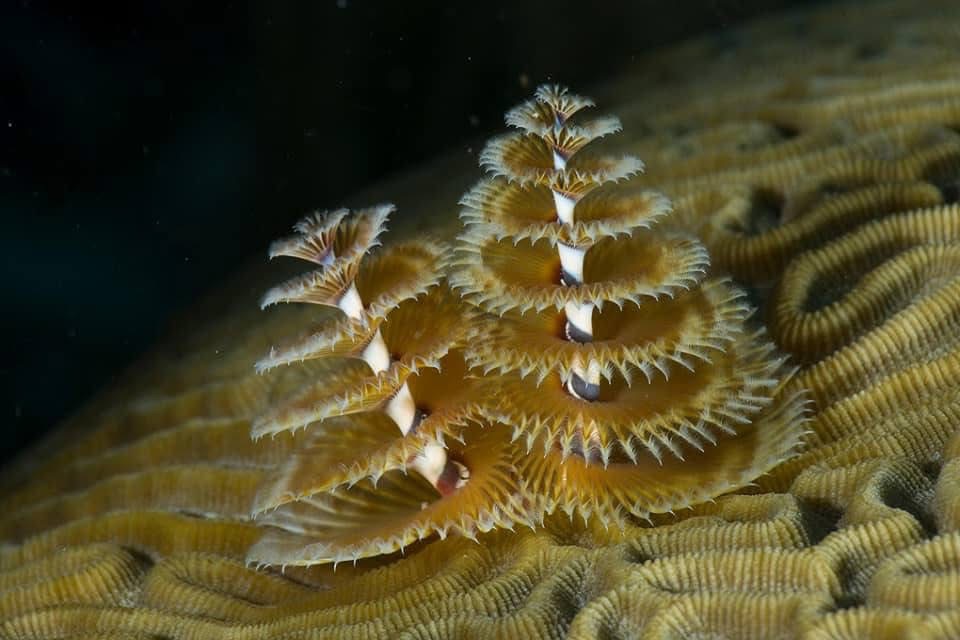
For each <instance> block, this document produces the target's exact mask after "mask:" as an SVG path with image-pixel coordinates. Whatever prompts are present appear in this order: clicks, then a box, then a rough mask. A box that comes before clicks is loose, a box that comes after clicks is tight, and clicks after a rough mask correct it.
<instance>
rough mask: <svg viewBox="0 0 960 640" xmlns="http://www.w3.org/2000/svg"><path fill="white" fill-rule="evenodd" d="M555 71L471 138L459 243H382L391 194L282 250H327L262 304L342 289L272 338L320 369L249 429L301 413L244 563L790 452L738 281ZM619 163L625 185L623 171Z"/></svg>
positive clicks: (700, 488) (283, 352) (286, 422)
mask: <svg viewBox="0 0 960 640" xmlns="http://www.w3.org/2000/svg"><path fill="white" fill-rule="evenodd" d="M591 106H593V103H592V102H591V101H590V100H589V99H587V98H584V97H581V96H577V95H574V94H571V93H570V92H569V91H567V90H566V89H564V88H561V87H558V86H543V87H540V88H539V89H538V90H537V92H536V95H535V97H534V99H532V100H530V101H528V102H525V103H524V104H521V105H520V106H518V107H516V108H515V109H512V110H511V111H509V112H508V113H507V115H506V122H507V124H509V125H511V126H513V127H515V128H517V129H518V131H516V132H513V133H510V134H507V135H504V136H501V137H498V138H495V139H493V140H491V141H490V143H489V144H488V145H487V146H486V148H485V149H484V150H483V152H482V153H481V156H480V161H481V165H482V166H483V167H485V168H486V169H487V171H488V173H489V174H490V175H489V177H487V178H485V179H483V180H481V181H480V182H479V183H478V184H477V185H476V186H475V187H473V188H472V189H471V190H470V191H469V192H468V193H467V194H466V195H465V196H464V197H463V199H462V201H461V203H462V205H463V210H462V213H461V217H462V219H463V221H464V223H465V230H464V231H463V233H462V234H461V235H460V237H459V239H458V242H457V247H456V252H455V255H454V257H453V258H448V257H447V251H446V249H445V248H444V247H442V246H441V245H439V244H437V243H434V242H431V241H425V240H424V241H415V242H412V243H408V244H403V245H396V246H393V247H390V248H387V249H385V250H383V251H381V252H380V253H377V254H368V252H369V250H371V249H372V248H373V247H374V246H375V245H376V244H377V238H378V236H379V235H380V233H381V232H382V230H383V225H384V223H385V221H386V217H387V215H388V213H389V212H390V207H389V206H382V207H378V208H373V209H370V210H367V211H361V212H357V213H356V214H353V215H350V214H349V213H348V212H346V211H336V212H333V213H328V214H325V215H316V216H313V217H311V218H308V219H307V220H305V221H304V222H302V223H300V225H298V226H297V231H298V234H299V235H298V236H296V237H294V238H292V239H290V240H286V241H281V242H280V243H278V244H276V245H274V249H273V250H272V253H273V254H276V255H290V256H295V257H298V258H303V259H307V260H310V261H312V262H314V263H317V264H318V265H319V266H320V269H319V270H318V271H316V272H313V273H311V274H308V275H306V276H302V277H300V278H296V279H294V280H292V281H290V282H288V283H286V284H284V285H281V286H280V287H277V288H275V289H273V290H271V291H270V292H268V294H267V296H266V299H265V303H273V302H279V301H298V302H309V303H314V304H319V305H323V306H326V307H330V308H332V309H334V311H333V312H331V313H330V314H328V316H327V318H326V319H325V320H324V321H323V322H322V323H321V325H320V326H319V327H318V328H317V329H316V330H315V331H313V332H312V333H310V334H309V335H307V336H304V337H302V338H301V339H299V340H297V341H296V342H294V343H292V344H290V345H288V346H285V347H281V348H277V349H274V350H272V351H271V353H270V354H269V355H268V356H267V357H266V358H265V359H264V360H262V361H261V363H259V364H258V367H259V368H260V369H262V370H267V369H270V368H273V367H276V366H278V365H281V364H290V363H293V362H297V361H300V360H304V359H308V358H323V359H324V360H325V361H326V362H328V363H329V367H327V368H324V369H322V373H321V374H320V375H319V377H318V379H317V380H316V381H315V382H313V383H311V384H310V385H308V386H307V387H306V388H304V389H302V390H300V391H299V392H296V393H294V394H293V395H292V396H291V397H290V398H287V399H285V400H283V401H282V402H280V403H279V404H278V405H277V406H276V407H274V409H273V410H272V411H271V412H270V413H269V414H267V415H264V416H261V417H260V418H258V419H257V420H256V421H255V423H254V427H253V433H254V436H255V437H259V436H263V435H266V434H277V433H281V432H286V431H291V432H297V431H298V430H301V429H302V431H301V432H300V433H297V434H296V436H295V438H296V439H297V445H296V449H295V454H294V455H293V456H292V458H291V459H290V460H289V461H288V463H287V464H285V465H284V466H283V467H282V468H281V469H279V470H278V471H277V473H276V475H275V476H274V478H273V479H272V480H271V481H270V483H269V484H268V485H267V486H266V487H264V489H263V490H262V491H261V492H260V494H259V496H258V499H257V502H256V504H255V506H254V513H255V515H259V517H260V518H261V520H262V521H263V522H264V523H265V524H269V525H271V526H270V530H269V532H268V533H267V534H266V535H265V536H264V537H263V539H262V540H261V541H260V542H259V543H258V544H257V545H255V546H254V548H253V549H251V552H250V555H249V557H250V560H251V561H254V562H260V563H270V564H314V563H319V562H339V561H341V560H346V559H354V560H355V559H357V558H360V557H366V556H370V555H377V554H383V553H390V552H393V551H395V550H398V549H403V547H404V546H405V545H407V544H409V543H411V542H414V541H416V540H421V539H424V538H427V537H429V536H431V535H434V534H438V535H440V536H441V537H442V536H445V535H447V533H448V532H454V533H458V534H461V535H466V536H469V537H474V536H476V534H477V533H478V532H483V531H488V530H490V529H493V528H502V527H507V528H512V527H513V526H514V525H516V524H524V525H529V526H536V525H537V524H542V523H543V521H544V517H545V516H546V515H548V514H550V513H552V512H554V511H556V510H562V511H564V512H566V513H568V514H570V515H573V514H574V513H579V514H580V515H581V516H582V517H583V518H584V519H587V518H589V517H591V516H594V517H596V518H598V519H599V520H600V521H601V522H602V523H604V524H609V523H617V524H622V523H623V522H624V521H625V520H626V519H628V518H649V516H650V514H653V513H664V512H670V511H673V510H675V509H678V508H682V507H687V506H690V505H692V504H695V503H698V502H702V501H704V500H708V499H710V498H713V497H715V496H717V495H719V494H721V493H724V492H727V491H730V490H733V489H736V488H739V487H742V486H744V485H746V484H748V483H750V482H751V481H752V480H753V479H755V478H756V477H758V476H759V475H761V474H763V473H765V472H766V471H768V470H769V469H770V468H772V467H773V466H774V465H776V464H777V463H778V462H780V461H782V460H784V459H785V458H787V457H789V456H790V455H791V454H792V453H793V452H794V451H795V449H796V448H797V447H798V445H799V442H800V436H801V434H802V431H803V429H802V424H803V422H804V397H803V395H802V394H799V393H793V394H792V395H788V394H786V393H782V389H783V387H784V382H785V380H786V378H787V377H789V374H790V371H789V369H788V368H787V366H786V364H785V360H784V358H783V357H780V356H779V355H777V354H776V352H775V349H774V347H773V346H772V344H771V343H769V342H768V341H766V339H765V337H764V335H763V333H762V330H756V329H751V328H749V327H748V317H749V315H750V313H751V309H750V307H749V305H748V304H747V303H746V301H745V299H744V294H743V292H741V291H740V290H739V289H737V288H736V287H735V286H734V285H732V284H731V283H730V282H729V281H728V280H725V279H717V278H707V277H706V273H707V270H708V268H709V264H710V260H709V256H708V254H707V251H706V250H705V249H704V247H703V245H702V244H700V242H699V241H697V240H696V239H695V238H693V237H690V236H688V235H685V234H683V233H680V232H678V231H676V230H673V229H667V228H666V227H667V225H660V224H659V223H660V222H662V220H663V219H664V218H667V217H668V216H669V215H670V213H671V204H670V202H669V200H668V199H667V198H666V197H664V196H663V195H661V194H658V193H655V192H652V191H649V190H645V189H640V188H637V187H632V186H630V185H629V183H628V181H629V179H630V178H631V177H632V176H634V175H635V174H637V173H638V172H640V171H641V170H642V169H643V165H642V163H641V162H640V161H639V160H638V159H636V158H634V157H632V156H629V155H625V156H619V157H612V156H607V155H603V154H600V153H596V152H594V150H593V147H590V148H586V147H588V145H590V143H592V142H593V141H595V140H597V139H598V138H601V137H604V136H607V135H609V134H614V133H616V132H618V131H619V130H620V122H619V120H617V119H616V118H613V117H604V118H598V119H595V120H587V121H581V118H582V115H581V113H582V112H583V111H584V110H585V109H586V108H587V107H591ZM624 183H627V184H624Z"/></svg>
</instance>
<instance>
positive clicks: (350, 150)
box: [0, 0, 800, 459]
mask: <svg viewBox="0 0 960 640" xmlns="http://www.w3.org/2000/svg"><path fill="white" fill-rule="evenodd" d="M593 4H595V8H593V9H590V10H586V9H585V7H587V6H588V3H585V2H582V0H581V1H579V2H572V1H569V0H554V1H552V2H547V1H542V2H540V1H538V2H528V3H520V2H508V1H504V0H494V1H490V0H485V1H484V2H475V1H474V2H414V1H411V2H399V1H386V0H385V1H380V2H372V1H371V2H361V1H359V0H310V1H304V2H267V1H264V2H259V3H256V4H254V3H251V4H250V5H249V6H248V5H247V4H245V3H237V2H231V3H224V2H216V1H212V2H194V3H178V2H172V3H171V2H137V3H129V4H117V5H111V4H106V3H95V2H90V3H80V2H73V1H70V2H67V1H63V2H40V1H32V0H19V1H15V0H10V1H7V2H3V3H0V220H2V224H0V241H2V247H3V251H2V260H0V265H2V266H0V268H2V281H3V292H2V295H3V303H2V307H0V308H2V318H3V326H4V329H3V333H4V339H3V341H2V349H3V351H2V354H0V355H2V359H0V429H2V435H3V438H2V445H0V459H2V458H4V457H7V456H9V455H12V454H13V453H15V452H16V451H17V450H19V449H21V448H22V447H23V446H25V445H27V444H28V443H30V442H32V441H34V440H35V439H36V438H38V437H39V436H40V435H42V434H43V433H44V432H45V431H47V430H49V429H50V428H52V427H53V426H55V425H56V423H57V422H58V421H59V420H61V419H62V418H63V417H64V416H66V415H69V413H70V412H72V411H74V410H75V409H76V408H77V407H78V406H79V405H80V404H81V403H82V402H83V401H84V400H85V399H87V398H89V397H90V396H91V395H92V394H93V393H94V392H96V391H97V390H98V389H99V388H101V387H103V386H104V385H106V384H109V383H110V382H111V381H112V380H115V379H116V378H117V376H119V375H121V374H122V371H123V369H124V368H125V367H126V366H128V365H129V364H130V363H131V362H133V361H134V360H135V359H136V358H137V357H138V356H140V355H141V354H142V353H143V352H144V351H145V350H146V349H147V348H148V347H149V346H150V344H151V343H153V342H154V341H156V340H157V339H158V338H159V337H160V336H162V335H163V333H164V330H165V327H166V326H167V323H168V321H169V318H170V316H171V314H173V313H176V312H177V310H180V309H182V308H184V307H185V306H187V305H189V304H190V303H191V302H193V301H196V300H197V299H198V298H199V297H201V296H202V295H204V293H205V292H208V291H210V290H213V289H215V288H216V285H217V283H218V282H219V281H221V280H223V279H224V276H225V275H226V274H228V273H230V272H231V270H233V269H235V268H236V267H237V265H238V264H241V263H243V262H245V261H246V260H247V259H249V258H250V257H251V256H254V255H257V254H262V253H263V251H264V250H265V247H266V245H267V244H268V242H269V240H270V239H272V238H273V237H275V236H278V235H281V234H283V233H286V231H287V230H288V229H289V226H290V224H292V222H294V221H295V220H296V219H297V218H298V217H299V216H300V214H301V213H304V212H306V211H308V210H310V209H313V208H332V207H335V206H336V205H338V204H339V203H340V202H341V201H342V199H344V198H345V197H346V196H347V195H348V194H350V193H351V192H353V191H356V190H357V189H359V188H361V187H363V186H365V185H368V184H370V183H371V182H374V181H376V180H377V179H379V178H382V177H384V176H387V175H390V174H391V173H394V172H396V171H398V170H401V169H403V168H405V167H409V166H411V165H415V164H417V163H419V162H421V161H423V160H426V159H429V158H430V157H431V156H433V155H435V154H437V153H438V152H441V151H444V150H447V149H451V148H456V147H457V145H458V144H463V141H465V140H468V139H472V138H476V137H477V136H478V135H482V134H485V133H489V132H494V131H497V130H499V129H501V127H502V124H501V122H502V120H501V119H502V114H503V112H504V110H505V109H506V108H507V107H509V106H512V105H514V104H515V103H517V102H518V101H520V100H522V99H525V98H526V97H528V96H529V95H530V93H531V92H532V90H533V88H534V87H535V86H536V85H537V84H539V83H540V82H543V81H547V80H556V81H561V82H564V83H567V84H570V85H572V86H573V87H574V88H586V87H589V85H591V84H592V83H595V82H596V81H597V80H602V79H604V78H607V77H610V76H611V75H613V74H614V73H615V72H616V71H617V69H618V68H620V67H622V66H623V65H624V64H629V62H630V61H631V60H633V59H634V58H635V57H636V56H637V55H639V54H642V53H645V52H646V51H648V50H649V49H651V48H654V47H658V46H662V45H664V44H667V43H670V42H675V41H679V40H682V39H684V38H687V37H691V36H695V35H698V34H701V33H704V32H707V33H712V34H714V37H717V38H718V39H723V38H724V37H727V36H726V35H725V34H727V33H728V31H729V29H730V27H732V26H735V25H736V24H738V23H739V22H741V21H743V20H745V19H747V18H749V17H751V16H754V15H758V14H761V13H764V12H771V11H775V10H780V9H783V8H784V7H786V6H788V5H796V4H800V3H798V2H790V1H789V0H683V1H681V2H663V1H638V2H627V1H623V2H620V1H611V2H597V3H593Z"/></svg>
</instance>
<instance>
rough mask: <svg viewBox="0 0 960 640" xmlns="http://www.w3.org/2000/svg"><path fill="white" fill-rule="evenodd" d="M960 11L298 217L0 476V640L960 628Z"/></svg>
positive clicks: (608, 96) (741, 71)
mask: <svg viewBox="0 0 960 640" xmlns="http://www.w3.org/2000/svg"><path fill="white" fill-rule="evenodd" d="M844 7H846V12H845V11H844ZM958 13H960V6H958V4H957V3H956V2H955V1H953V0H950V1H946V0H944V1H942V2H941V1H939V0H931V1H930V2H925V3H907V2H896V1H877V2H871V3H857V4H856V5H853V4H851V5H843V4H842V3H838V2H834V3H829V4H823V5H817V6H815V7H811V8H809V9H806V10H804V11H803V12H801V13H794V14H789V15H781V16H772V17H770V18H769V19H765V20H763V21H760V22H757V23H755V24H754V25H751V26H747V27H744V28H741V29H735V30H728V31H726V32H725V33H724V34H723V37H722V38H721V37H716V36H707V37H705V38H702V39H699V40H695V41H691V42H689V43H684V44H681V45H679V46H676V47H673V48H671V49H668V50H665V51H659V52H657V53H656V54H654V55H653V56H652V57H648V58H642V59H638V61H637V62H635V63H631V64H630V65H628V66H627V67H626V68H624V70H623V73H622V75H621V76H617V77H612V78H598V81H603V82H605V84H599V85H598V86H596V87H594V88H592V89H591V90H590V93H591V94H592V95H595V96H596V97H597V102H598V104H599V105H600V106H601V107H602V108H603V109H604V110H609V112H610V113H616V114H617V115H618V116H619V118H621V119H622V125H623V126H622V131H621V130H620V129H621V121H620V120H618V119H616V118H612V117H609V116H602V115H595V114H594V109H593V107H592V103H591V101H590V100H588V99H586V98H582V97H580V96H578V95H575V94H573V93H572V92H569V91H566V90H565V89H563V88H562V87H557V86H554V85H548V86H544V87H541V88H540V89H539V90H538V91H537V92H536V93H535V95H534V96H533V97H532V99H530V100H529V101H528V102H524V103H523V104H521V105H519V106H518V107H516V108H514V109H512V110H510V111H509V112H508V114H507V124H508V125H509V126H510V132H509V133H507V134H505V135H503V136H500V137H497V138H494V139H493V140H492V141H491V142H490V143H489V144H488V145H487V146H486V147H485V148H484V150H483V152H482V153H481V154H479V158H478V159H479V161H480V163H481V165H482V167H483V169H484V170H485V172H486V177H484V178H483V179H481V180H480V181H479V182H476V180H477V169H476V166H475V164H473V160H474V159H473V158H471V159H470V164H471V165H472V166H470V167H465V168H463V169H460V168H458V165H457V161H456V160H455V159H454V160H449V159H445V160H441V161H440V162H437V163H435V164H432V165H430V166H429V167H427V168H425V169H424V170H422V171H420V172H418V173H413V174H411V175H409V176H407V177H405V178H402V179H398V180H394V181H393V182H391V183H390V184H388V185H385V186H381V187H379V188H378V189H373V190H371V191H370V192H367V193H365V194H363V196H362V198H361V197H359V196H358V197H357V199H356V202H358V203H361V204H362V203H380V202H395V203H397V205H398V206H397V209H396V211H395V210H394V207H393V206H392V205H387V204H382V205H376V206H372V207H369V208H362V207H360V208H357V209H354V210H352V211H349V210H346V209H336V210H331V211H327V212H324V213H316V214H312V215H310V216H307V217H306V218H304V219H303V220H302V221H301V222H300V223H299V224H297V226H296V228H295V234H294V235H293V236H292V237H291V238H289V239H286V240H281V241H278V242H276V243H274V244H273V245H272V246H271V248H270V253H271V255H274V256H277V257H278V259H277V260H274V261H271V262H270V263H266V262H265V261H262V260H261V261H259V264H258V265H257V266H256V267H255V268H252V269H248V270H246V271H243V272H242V273H239V274H238V275H237V278H236V280H235V282H233V284H228V286H226V287H225V288H224V290H223V291H221V292H219V293H218V294H217V295H216V296H214V297H213V298H212V299H211V301H210V302H209V304H208V306H207V308H200V309H198V310H197V312H196V313H195V315H194V316H193V317H191V319H190V322H189V323H188V324H187V325H185V328H186V329H188V330H185V331H182V332H180V333H181V334H182V335H180V336H177V337H174V338H173V339H171V340H170V341H169V342H168V343H166V344H164V345H162V346H161V347H159V348H158V349H157V350H156V352H155V353H154V354H152V355H150V356H149V357H148V358H146V359H144V360H143V361H142V362H141V363H139V364H138V365H137V367H135V368H134V369H132V370H131V371H130V372H129V373H128V374H127V375H125V376H123V379H122V380H121V381H120V382H119V383H118V384H117V385H116V386H115V387H114V388H112V389H109V390H107V391H106V392H104V393H103V394H102V395H100V396H99V397H97V398H95V399H94V400H93V401H91V403H90V404H89V405H88V406H87V407H86V408H85V409H84V410H83V411H81V412H80V413H78V414H77V415H76V416H74V417H73V418H71V419H70V420H69V421H67V423H66V424H64V425H62V426H61V428H60V429H58V430H57V431H56V432H55V433H54V434H53V435H52V436H51V437H50V438H49V439H48V441H47V442H45V443H43V445H42V446H41V447H40V448H38V449H37V450H36V451H34V452H30V453H28V454H26V455H25V456H23V458H22V459H21V460H19V461H18V462H16V463H14V464H12V465H9V466H8V467H7V468H6V469H5V470H4V471H3V473H2V475H0V513H3V517H2V518H0V638H3V639H7V638H10V639H16V640H23V639H41V638H43V639H46V638H89V637H98V638H99V637H109V638H172V639H177V640H188V639H190V640H193V639H197V638H204V639H206V638H214V639H219V640H228V639H229V640H234V639H237V638H240V639H249V640H254V639H261V638H275V637H282V638H313V639H315V638H331V639H332V638H343V639H346V638H405V639H409V640H426V639H450V640H453V639H461V638H477V639H483V640H489V639H491V638H564V637H570V638H577V639H581V640H585V639H588V638H590V639H592V638H598V637H602V638H650V639H666V638H704V637H710V638H758V639H768V638H804V639H811V640H821V639H827V638H831V639H832V638H850V639H852V638H878V639H879V638H883V639H893V638H897V639H899V638H911V639H918V638H924V639H925V638H936V639H944V640H946V639H949V638H956V637H960V435H958V433H957V425H960V386H958V383H957V381H958V380H960V322H958V318H960V206H958V204H957V197H958V193H960V188H958V185H960V134H958V131H960V80H958V75H957V69H958V68H960V47H958V46H957V44H958V40H957V36H958V33H957V29H956V24H958V21H960V16H958ZM854 26H855V28H854ZM504 106H506V105H504ZM461 156H462V154H461ZM638 157H639V158H643V160H644V162H645V163H646V165H647V167H648V170H647V171H646V172H643V171H641V169H642V166H641V164H640V161H639V160H638V159H637V158H638ZM464 164H466V163H464ZM472 182H476V184H475V185H474V186H473V187H472V188H469V189H468V190H467V193H466V194H465V195H462V199H461V209H460V220H457V219H456V215H455V213H456V210H457V207H456V201H457V198H458V197H461V194H462V193H463V191H464V189H467V187H468V186H469V185H470V184H471V183H472ZM291 218H292V219H295V218H296V216H291ZM388 218H389V222H390V226H391V229H390V231H389V233H387V232H386V224H387V222H388ZM381 243H382V246H381ZM281 257H282V258H281ZM308 263H310V264H311V266H310V269H311V270H307V269H304V265H307V264H308ZM285 270H287V271H285ZM303 271H307V273H305V274H304V273H302V272H303ZM298 274H299V275H298ZM284 277H288V278H289V279H288V280H287V281H286V282H284V283H283V284H281V285H279V286H273V287H272V288H271V284H275V283H276V282H278V281H280V280H282V278H284ZM264 291H266V292H267V293H266V295H265V296H264V297H263V298H262V300H261V302H262V303H263V305H265V306H267V307H269V308H268V309H267V310H265V311H261V310H259V309H258V308H257V299H256V298H257V296H258V295H260V294H261V293H262V292H264ZM280 303H285V304H280ZM204 314H205V315H206V316H207V320H206V321H201V320H202V319H203V317H204ZM254 363H256V366H254ZM251 436H252V437H251Z"/></svg>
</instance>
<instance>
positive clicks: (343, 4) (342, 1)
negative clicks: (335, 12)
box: [337, 0, 347, 9]
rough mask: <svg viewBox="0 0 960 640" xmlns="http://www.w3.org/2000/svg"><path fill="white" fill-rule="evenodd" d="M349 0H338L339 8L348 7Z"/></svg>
mask: <svg viewBox="0 0 960 640" xmlns="http://www.w3.org/2000/svg"><path fill="white" fill-rule="evenodd" d="M346 8H347V0H337V9H346Z"/></svg>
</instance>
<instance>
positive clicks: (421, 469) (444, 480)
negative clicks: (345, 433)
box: [329, 251, 469, 495]
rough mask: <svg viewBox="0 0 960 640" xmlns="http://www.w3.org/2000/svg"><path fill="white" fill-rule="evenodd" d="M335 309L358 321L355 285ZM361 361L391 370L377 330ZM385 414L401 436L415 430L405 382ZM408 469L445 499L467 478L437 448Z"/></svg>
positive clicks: (416, 413) (360, 304)
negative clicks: (422, 478)
mask: <svg viewBox="0 0 960 640" xmlns="http://www.w3.org/2000/svg"><path fill="white" fill-rule="evenodd" d="M329 255H330V256H331V257H330V260H331V261H333V259H334V258H333V252H332V251H331V252H330V254H329ZM337 307H338V308H339V309H340V310H341V311H343V312H344V313H345V314H347V315H348V316H350V317H351V318H354V319H359V318H360V317H361V316H362V315H363V301H362V300H361V299H360V292H359V291H357V287H356V284H355V283H351V284H350V288H348V289H347V291H346V293H344V294H343V296H342V297H341V298H340V301H339V302H338V303H337ZM360 357H361V358H363V361H364V362H366V363H367V365H368V366H369V367H370V369H371V370H373V372H374V373H381V372H383V371H386V370H387V369H388V368H390V362H391V359H390V350H389V349H387V343H386V342H384V340H383V335H382V334H381V333H380V330H379V329H377V331H376V333H374V334H373V338H371V339H370V342H369V343H367V346H366V347H364V349H363V352H362V353H361V354H360ZM385 412H386V414H387V415H388V416H390V419H391V420H393V421H394V422H395V423H396V424H397V427H399V429H400V432H401V433H402V434H403V435H407V434H408V433H410V432H411V431H412V430H413V429H414V428H416V426H417V424H418V423H419V422H420V420H421V419H422V418H423V416H422V415H421V414H420V412H419V411H418V410H417V405H416V401H414V399H413V394H411V393H410V387H409V386H407V383H406V382H404V383H403V386H402V387H400V389H399V390H398V391H397V393H396V394H395V395H394V396H393V397H392V398H390V400H389V401H388V402H387V406H386V407H385ZM410 466H411V467H413V469H414V470H415V471H417V473H419V474H420V475H421V476H423V477H424V478H425V479H426V480H427V481H428V482H430V484H432V485H433V486H435V487H437V490H438V491H440V493H441V494H444V495H446V494H447V493H450V492H451V491H453V490H455V489H458V488H460V487H461V486H463V485H464V484H465V483H466V481H467V479H468V478H469V472H468V471H467V469H466V467H464V466H463V465H461V464H459V463H457V462H456V461H452V460H449V459H448V458H447V451H446V449H444V448H443V447H442V446H440V445H437V444H432V445H428V446H427V447H425V448H424V450H423V451H422V452H420V454H419V455H418V456H417V457H416V458H414V459H413V461H412V462H411V463H410Z"/></svg>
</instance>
